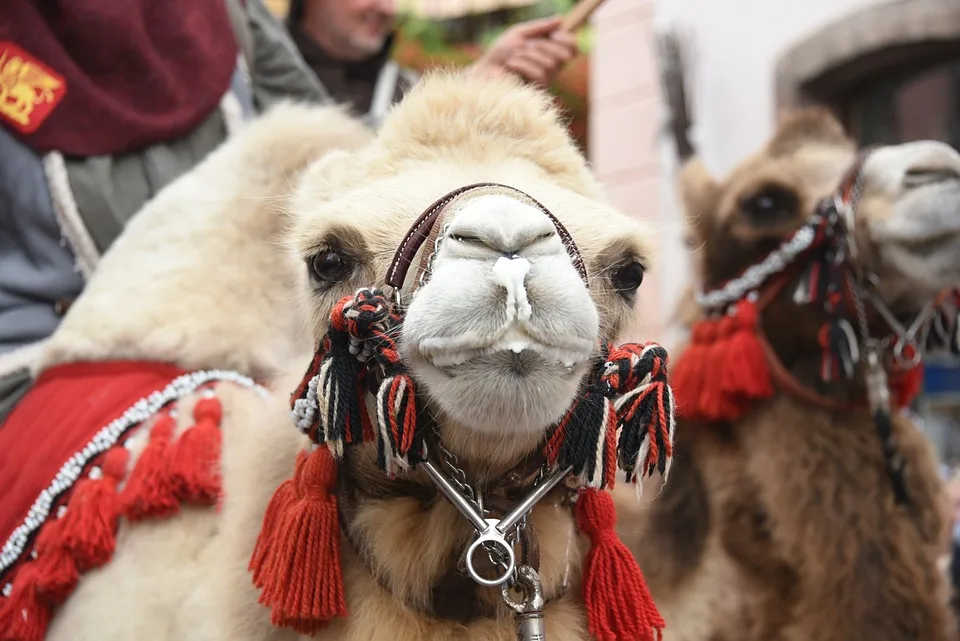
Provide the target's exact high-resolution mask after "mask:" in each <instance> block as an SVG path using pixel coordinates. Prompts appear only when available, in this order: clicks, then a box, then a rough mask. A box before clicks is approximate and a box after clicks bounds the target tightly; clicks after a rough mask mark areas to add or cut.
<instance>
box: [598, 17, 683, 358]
mask: <svg viewBox="0 0 960 641" xmlns="http://www.w3.org/2000/svg"><path fill="white" fill-rule="evenodd" d="M653 8H654V2H653V0H607V2H606V3H605V4H604V5H603V6H602V7H601V8H600V9H599V10H598V11H597V13H596V14H595V15H594V17H593V24H594V28H595V30H596V32H595V35H594V49H593V51H592V54H591V59H590V65H591V68H590V161H591V164H592V165H593V168H594V170H595V171H596V173H597V176H598V178H599V179H600V180H601V181H602V182H603V183H604V185H605V186H606V188H607V193H608V194H609V195H610V198H611V199H612V200H613V203H614V204H615V205H616V206H617V207H619V208H621V209H622V210H623V211H625V212H627V213H628V214H630V215H631V216H636V217H637V218H642V219H647V220H649V221H650V222H651V223H652V225H653V226H654V227H655V228H658V229H659V228H662V227H663V222H664V221H662V220H661V209H662V208H661V206H660V150H659V145H658V129H659V120H660V115H659V114H660V107H659V100H660V98H659V90H660V87H659V78H658V75H657V73H658V72H657V64H656V59H655V54H656V49H655V46H654V40H653V38H654V31H653V29H654V26H653ZM661 291H662V278H661V277H660V275H658V274H657V273H656V272H654V273H653V274H651V275H649V276H648V278H647V279H646V280H645V281H644V284H643V287H641V288H640V300H639V301H638V309H640V310H642V311H641V313H640V319H639V321H638V324H637V326H635V327H632V328H630V329H629V330H628V332H627V333H628V337H630V338H637V337H643V338H645V339H657V340H662V336H663V334H664V332H665V329H666V327H665V321H666V316H667V315H666V313H665V312H666V310H664V309H663V305H662V294H661Z"/></svg>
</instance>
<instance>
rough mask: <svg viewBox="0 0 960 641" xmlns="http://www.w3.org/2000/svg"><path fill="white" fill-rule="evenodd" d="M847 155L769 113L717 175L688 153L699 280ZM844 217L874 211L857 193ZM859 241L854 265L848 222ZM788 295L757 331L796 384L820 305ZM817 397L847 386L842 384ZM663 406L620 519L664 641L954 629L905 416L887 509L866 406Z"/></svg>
mask: <svg viewBox="0 0 960 641" xmlns="http://www.w3.org/2000/svg"><path fill="white" fill-rule="evenodd" d="M853 157H854V148H853V146H852V144H851V143H850V142H849V141H848V140H847V139H846V138H845V137H844V136H843V133H842V131H841V129H840V127H839V125H838V124H837V123H836V122H835V121H834V120H833V119H832V118H831V117H830V116H829V115H828V114H827V113H825V112H822V111H819V110H811V111H806V112H801V113H799V114H796V115H794V116H792V117H790V118H789V119H788V120H786V121H785V122H783V123H782V124H781V126H780V127H779V129H778V131H777V133H776V135H775V136H774V137H773V139H772V140H771V141H770V142H769V143H768V144H767V145H766V146H765V147H764V148H763V149H762V150H761V151H760V152H759V153H757V154H756V155H754V156H753V157H751V158H749V159H747V160H746V161H745V162H743V163H742V164H741V165H740V166H739V167H737V168H736V169H735V170H734V171H733V172H732V173H731V175H730V176H729V177H728V178H727V179H726V180H725V181H724V182H722V183H718V182H715V181H714V180H713V179H712V178H711V177H710V176H709V174H708V172H707V171H706V170H705V168H704V167H703V165H702V164H701V163H700V162H699V161H698V160H697V159H696V158H694V159H692V160H690V161H689V162H688V163H687V164H686V166H685V167H684V168H683V170H682V173H681V177H680V191H681V198H682V202H683V205H684V207H685V209H686V212H687V215H688V216H689V219H690V232H689V233H690V236H691V239H690V240H691V246H693V247H695V248H697V250H696V251H695V252H694V258H695V261H696V263H697V280H698V282H699V283H701V284H703V285H704V286H705V287H707V288H709V287H710V286H715V285H716V284H718V283H720V282H722V281H724V280H726V279H728V278H730V277H731V276H733V275H735V274H736V273H738V272H739V271H740V270H742V269H743V268H744V267H746V266H747V265H749V264H751V263H754V262H756V260H757V259H758V258H760V257H762V256H763V255H764V254H765V253H766V252H768V251H769V250H770V249H772V248H773V247H775V246H776V245H777V244H779V242H780V240H781V239H782V238H783V237H784V236H785V235H786V234H787V233H789V232H790V231H791V230H792V229H794V228H796V227H797V226H798V225H799V224H800V223H801V221H802V220H804V219H805V218H806V217H807V216H809V215H810V213H811V212H812V210H813V207H814V206H815V203H816V201H817V200H818V199H820V198H821V197H823V196H825V195H827V194H829V193H831V192H832V190H833V189H834V187H835V186H836V184H837V182H838V181H839V179H840V177H841V175H842V174H843V172H844V170H845V169H846V168H847V166H848V165H849V163H850V162H851V161H852V160H853ZM770 189H777V190H780V191H781V192H782V193H784V194H787V195H791V196H792V198H793V199H794V201H793V205H791V204H790V203H791V201H790V198H784V199H782V200H783V202H784V203H786V204H785V205H784V206H783V207H782V208H777V209H776V210H775V211H771V212H768V215H767V217H766V218H764V219H762V220H758V219H756V218H755V216H752V215H751V214H750V212H749V207H748V206H747V205H746V203H748V202H749V199H750V198H751V197H753V196H754V195H755V194H757V193H759V192H762V191H764V190H770ZM794 205H795V206H794ZM859 215H860V218H861V219H862V220H867V221H868V220H869V219H870V218H871V216H875V215H882V211H881V210H880V209H876V208H872V206H871V203H870V201H869V199H865V200H864V201H863V202H862V204H861V208H860V211H859ZM858 240H859V242H860V245H861V246H862V247H864V248H865V251H864V256H865V257H866V258H865V260H870V256H871V255H872V253H873V252H872V251H871V248H870V238H869V234H867V233H865V230H864V229H858ZM787 289H788V292H787V293H785V294H784V295H782V296H781V297H780V299H779V300H777V301H775V302H774V303H773V304H772V305H771V307H769V308H768V310H767V312H765V314H764V319H763V324H764V330H765V332H766V333H767V335H768V337H769V338H770V340H771V343H772V344H773V346H774V347H775V349H776V351H777V353H778V354H779V356H780V358H781V359H782V361H783V362H784V364H785V365H786V366H787V367H788V368H789V369H790V371H791V372H792V373H793V374H794V375H795V376H797V378H798V379H799V380H801V381H802V382H803V383H805V384H806V385H809V386H812V387H813V386H815V383H816V381H815V379H816V376H815V373H816V371H817V369H816V367H817V363H818V361H819V348H818V346H817V341H816V331H817V328H818V327H819V325H820V324H821V323H822V321H823V317H822V312H821V311H817V310H814V309H812V308H810V309H804V308H798V307H797V306H796V305H795V304H794V303H793V302H792V300H791V298H790V292H791V291H792V290H790V288H787ZM686 309H687V310H689V309H690V308H689V305H688V306H687V307H686ZM687 316H688V317H689V316H690V314H689V311H688V313H687ZM820 391H821V392H823V393H826V394H829V395H831V396H833V397H834V398H836V399H838V400H844V399H847V398H854V397H856V396H858V395H860V394H862V388H861V387H860V386H859V384H855V385H853V386H843V385H841V386H833V387H831V388H829V389H821V390H820ZM678 402H679V406H678V410H679V412H680V420H679V421H678V429H677V439H678V450H677V461H676V464H675V465H674V468H673V472H672V475H671V477H670V483H668V484H667V486H666V488H665V490H664V493H663V495H662V496H661V497H660V498H659V500H658V501H657V502H656V503H655V504H654V505H653V507H652V508H651V509H649V510H646V511H642V512H640V511H638V512H635V513H633V515H632V517H631V521H630V522H629V523H624V524H622V528H621V530H622V531H623V532H626V533H628V535H627V536H628V538H631V539H632V540H633V541H634V542H635V544H636V553H637V555H638V558H639V560H640V562H641V566H642V567H643V568H644V570H645V572H646V573H647V578H648V580H649V582H650V585H651V589H652V591H653V594H654V598H655V599H656V600H657V603H658V605H659V606H660V607H661V611H662V612H663V613H664V616H665V618H666V619H667V626H668V627H667V632H666V634H665V638H666V639H667V641H693V640H697V641H773V640H784V641H786V640H790V641H793V640H796V641H801V640H803V641H810V640H815V639H816V640H823V641H849V640H852V639H870V640H871V641H875V640H881V639H882V640H889V641H908V640H915V639H930V640H939V639H948V638H955V634H956V633H955V631H954V630H955V628H954V624H953V622H952V621H951V617H950V615H949V613H948V609H947V591H946V584H945V580H944V577H943V575H942V574H941V572H940V571H939V570H938V569H937V561H938V558H939V557H940V556H941V555H943V554H944V552H945V551H946V549H947V548H946V542H947V536H948V518H947V511H946V507H947V506H946V502H945V496H944V492H943V489H942V487H941V482H940V480H939V478H938V475H937V465H936V461H935V459H934V456H933V454H932V450H931V447H930V446H929V444H928V443H927V442H926V440H925V438H924V436H923V434H922V433H921V432H920V431H919V430H918V429H917V428H916V427H915V426H914V425H912V424H911V423H910V421H909V420H908V419H907V418H906V417H904V416H897V417H896V419H895V434H896V438H897V442H898V444H899V448H900V452H901V454H902V455H903V456H904V458H905V459H906V461H907V464H906V469H907V472H906V474H907V484H908V487H909V491H910V494H911V503H910V506H909V507H906V508H904V507H899V506H897V505H895V504H894V500H893V495H892V492H891V488H890V483H889V479H888V477H887V476H886V473H885V469H884V464H883V456H882V451H881V446H880V442H879V440H878V439H877V437H876V433H875V427H874V424H873V421H872V419H871V417H870V416H869V414H868V413H867V411H866V410H853V411H831V410H827V409H823V408H820V407H813V406H811V405H810V404H809V403H806V402H802V401H798V400H796V399H794V398H792V397H790V396H787V395H785V394H782V393H780V394H778V395H776V396H775V397H774V398H772V399H770V400H768V401H765V402H761V403H757V404H756V405H755V406H754V407H753V408H752V409H751V411H750V412H749V413H748V414H747V416H746V417H744V418H743V419H742V420H740V421H738V422H736V423H733V424H726V423H712V424H711V423H704V422H695V421H690V420H683V416H682V414H683V399H678Z"/></svg>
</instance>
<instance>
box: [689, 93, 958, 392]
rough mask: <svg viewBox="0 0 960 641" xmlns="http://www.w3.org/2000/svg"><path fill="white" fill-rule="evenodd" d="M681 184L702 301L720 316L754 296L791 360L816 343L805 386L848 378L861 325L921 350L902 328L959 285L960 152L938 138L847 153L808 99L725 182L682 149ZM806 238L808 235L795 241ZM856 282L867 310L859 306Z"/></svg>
mask: <svg viewBox="0 0 960 641" xmlns="http://www.w3.org/2000/svg"><path fill="white" fill-rule="evenodd" d="M679 191H680V196H681V201H682V204H683V207H684V209H685V212H686V215H687V218H688V222H689V229H688V242H689V245H690V247H691V248H692V249H693V256H694V260H695V263H696V266H695V270H694V271H695V279H696V283H695V287H696V288H697V289H698V290H699V291H700V292H701V294H700V295H699V296H698V303H699V307H700V308H701V309H700V311H705V312H706V313H707V315H708V316H709V315H711V314H712V315H714V318H719V317H721V316H722V315H723V313H724V312H726V313H731V314H733V313H734V311H733V308H732V305H733V304H734V303H736V301H737V300H742V299H747V300H750V301H752V302H755V303H756V306H757V308H759V310H760V314H761V316H762V318H761V321H760V322H761V325H762V328H763V332H764V333H765V335H766V339H767V340H769V343H770V345H772V347H773V351H775V353H776V354H777V355H778V356H779V358H780V359H781V360H782V362H783V363H784V364H785V365H787V367H788V368H794V369H795V368H796V367H801V366H802V365H801V364H798V363H800V361H801V360H802V359H804V358H807V357H809V356H810V355H811V354H816V358H815V359H810V360H811V370H812V371H811V372H808V374H809V375H810V376H809V377H805V378H816V379H819V380H818V381H817V383H816V386H820V387H822V386H823V384H824V383H827V384H829V383H831V382H834V381H837V380H839V378H840V377H841V376H840V375H838V371H840V372H841V373H843V372H845V374H846V376H845V378H847V379H853V378H854V377H855V376H854V374H855V372H856V369H857V368H856V366H857V364H858V359H859V352H860V351H861V350H860V349H859V347H858V345H857V342H858V341H860V342H862V341H863V337H862V336H860V338H859V339H858V338H857V335H858V334H862V333H863V332H862V331H861V330H862V329H863V327H867V328H868V330H867V331H868V332H869V333H870V334H872V335H874V336H875V337H877V338H883V339H884V340H888V341H890V340H892V341H897V340H900V341H903V340H914V339H916V342H917V347H922V345H919V343H920V342H922V341H921V340H920V339H919V338H918V337H911V336H904V335H903V334H904V331H903V330H904V328H905V327H908V326H909V325H910V323H911V322H912V321H913V320H914V319H915V318H917V317H918V315H921V314H922V313H924V310H927V309H929V306H930V304H931V301H933V300H934V299H935V298H936V297H937V296H938V295H940V294H941V293H942V292H944V291H945V290H948V289H951V288H955V287H957V285H958V284H960V154H958V153H957V152H956V151H955V150H953V149H951V148H950V147H949V146H948V145H946V144H943V143H939V142H932V141H921V142H914V143H908V144H901V145H892V146H885V147H879V148H876V149H872V150H867V151H865V152H862V153H860V154H858V151H857V149H856V147H855V145H854V144H853V143H852V141H850V140H849V139H848V138H847V137H846V135H845V134H844V132H843V130H842V128H841V126H840V125H839V123H838V122H837V121H836V120H835V119H834V118H833V117H832V116H831V115H830V114H829V113H828V112H826V111H825V110H821V109H816V108H814V109H806V110H803V111H800V112H798V113H795V114H793V115H791V116H789V117H787V118H786V119H784V120H783V121H782V122H781V124H780V126H779V127H778V129H777V131H776V132H775V134H774V136H773V137H772V139H771V140H770V141H769V142H768V143H767V144H766V145H765V146H764V147H763V148H762V149H760V150H759V151H758V152H756V153H755V154H754V155H753V156H752V157H750V158H748V159H747V160H745V161H744V162H742V163H741V164H740V165H739V166H738V167H736V168H735V169H734V170H733V171H732V172H731V173H730V175H729V176H728V177H727V178H726V179H724V180H722V181H721V180H717V179H714V178H713V177H712V176H710V175H709V173H708V172H707V171H706V169H705V167H704V165H703V164H702V163H701V162H700V161H699V160H698V158H697V157H695V156H694V157H692V158H690V159H689V160H688V161H687V162H686V163H685V164H684V166H683V168H682V169H681V173H680V179H679ZM831 212H832V213H831ZM817 221H822V224H820V226H819V227H817V224H818V222H817ZM831 221H832V222H831ZM802 228H803V229H802ZM801 229H802V231H798V230H801ZM804 235H807V236H808V238H807V239H812V238H816V239H817V240H812V241H811V243H812V245H811V246H810V247H806V246H805V245H803V241H804ZM824 238H826V239H827V240H823V239H824ZM830 238H834V239H837V241H836V243H832V242H831V241H830V240H829V239H830ZM791 239H794V240H791ZM791 243H793V246H792V247H791ZM798 243H799V244H798ZM794 250H797V251H794ZM764 265H766V267H764ZM768 267H769V268H770V269H767V268H768ZM758 270H759V271H758ZM751 272H753V273H751ZM760 274H763V276H762V277H758V276H759V275H760ZM840 274H843V275H840ZM761 281H762V282H761ZM851 283H852V284H851ZM853 290H857V291H858V292H859V293H858V294H857V296H859V297H860V298H861V299H862V300H863V302H864V306H865V307H866V309H865V311H864V312H863V313H861V314H860V315H859V317H858V313H857V310H856V302H855V300H853V299H852V297H853V294H851V292H852V291H853ZM860 290H862V291H860ZM812 303H819V304H812ZM824 306H826V309H825V307H824ZM952 313H955V311H954V312H952ZM718 314H719V315H720V316H717V315H718ZM860 317H863V318H862V320H863V321H865V323H863V322H860V320H861V319H860ZM951 322H952V323H953V324H954V327H953V329H952V330H951V331H952V332H955V331H956V327H955V324H956V321H955V320H953V321H951ZM734 324H735V322H734ZM714 329H716V332H717V333H719V334H724V331H725V330H724V328H722V327H719V326H717V327H716V328H714ZM731 329H732V328H731ZM711 332H713V330H709V331H708V332H707V333H708V334H709V333H711ZM891 332H893V333H894V334H899V335H898V336H892V337H891V336H890V334H891ZM707 339H708V340H712V336H708V337H707ZM694 340H695V341H696V337H695V339H694ZM953 340H955V339H953ZM821 351H822V352H823V354H821ZM814 361H815V362H814ZM814 371H815V373H814ZM758 395H759V394H758Z"/></svg>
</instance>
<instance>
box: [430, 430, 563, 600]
mask: <svg viewBox="0 0 960 641" xmlns="http://www.w3.org/2000/svg"><path fill="white" fill-rule="evenodd" d="M434 434H435V436H436V438H435V439H434V444H435V445H436V447H437V449H438V450H439V452H440V459H441V461H440V462H441V464H442V465H443V468H444V470H445V471H446V473H447V476H448V477H449V479H450V482H451V483H453V485H454V486H456V488H457V491H459V492H460V494H461V495H463V497H464V498H466V499H467V500H468V501H469V502H470V503H471V505H472V506H473V507H474V508H475V509H476V510H477V511H478V512H480V513H481V514H483V515H484V517H486V515H487V511H486V510H485V509H484V507H483V497H482V495H480V494H479V492H477V491H476V490H475V489H474V488H473V486H472V485H470V483H469V481H467V473H466V472H464V471H463V469H462V468H461V467H459V465H458V464H459V462H460V460H459V459H458V458H457V455H456V454H454V453H453V452H451V451H450V450H449V449H447V447H446V446H445V445H444V444H443V440H442V439H441V438H440V434H439V433H438V432H436V431H434ZM544 472H545V470H544V468H543V467H541V468H540V470H538V471H537V477H536V479H535V481H534V486H536V485H537V484H538V483H539V482H540V481H541V480H542V479H543V477H544ZM526 527H527V516H524V517H523V518H522V519H520V521H518V522H517V524H516V525H515V526H514V527H513V530H511V531H510V535H508V536H507V537H506V539H507V542H508V543H509V544H510V545H516V543H517V541H519V540H520V537H521V535H522V533H523V530H524V529H525V528H526ZM483 549H484V550H486V552H487V558H488V559H489V560H490V563H492V564H493V565H495V566H498V567H500V568H501V569H503V570H506V569H507V568H508V567H509V563H508V558H507V555H506V553H505V552H503V551H502V550H501V549H500V548H499V547H498V546H496V545H494V544H492V543H489V544H484V545H483ZM516 576H517V569H516V568H514V570H513V576H512V577H511V578H510V579H509V581H508V582H507V583H508V584H509V585H512V584H513V583H514V582H515V581H516Z"/></svg>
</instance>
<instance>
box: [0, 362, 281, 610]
mask: <svg viewBox="0 0 960 641" xmlns="http://www.w3.org/2000/svg"><path fill="white" fill-rule="evenodd" d="M214 381H225V382H229V383H234V384H236V385H239V386H240V387H245V388H247V389H252V390H254V391H256V392H257V393H259V394H261V395H264V396H265V395H266V394H267V393H268V392H267V390H266V388H264V387H263V386H261V385H259V384H258V383H257V382H256V381H254V380H253V379H252V378H250V377H249V376H244V375H243V374H240V373H238V372H234V371H230V370H220V369H215V370H202V371H198V372H190V373H189V374H183V375H182V376H178V377H177V378H175V379H174V380H172V381H171V382H170V383H169V384H168V385H167V386H166V387H165V388H163V389H162V390H159V391H156V392H153V393H152V394H150V395H149V396H147V397H145V398H141V399H140V400H139V401H137V402H136V403H134V404H133V405H132V406H131V407H130V408H128V409H127V411H125V412H124V413H123V414H122V415H121V416H120V417H118V418H116V419H114V420H113V421H111V422H110V423H108V424H107V425H106V426H105V427H103V428H102V429H101V430H100V431H99V432H97V433H96V435H95V436H94V437H93V439H92V440H91V441H90V442H89V443H87V444H86V446H84V448H83V449H82V450H81V451H79V452H77V453H76V454H74V455H73V456H72V457H70V459H69V460H68V461H67V462H66V463H64V464H63V467H61V468H60V471H59V472H57V475H56V477H54V479H53V482H52V483H51V484H50V485H49V486H48V487H47V488H46V489H45V490H43V491H42V492H41V493H40V496H38V497H37V500H36V501H34V503H33V507H31V508H30V512H29V513H28V514H27V517H26V519H25V520H24V521H23V523H21V524H20V525H19V526H18V527H17V528H16V529H15V530H14V531H13V534H11V535H10V538H8V539H7V542H6V543H5V544H4V546H3V548H2V550H0V574H3V573H4V572H6V571H7V570H8V569H10V568H11V567H12V566H13V565H14V564H15V563H16V562H17V560H18V559H19V558H20V557H21V555H22V554H23V552H24V548H25V546H26V544H27V541H29V540H30V536H31V535H32V534H33V533H34V532H35V531H37V530H38V529H40V527H41V526H42V525H43V524H44V522H45V521H46V520H47V517H48V516H49V514H50V508H51V507H52V506H53V503H54V501H56V499H57V497H59V496H60V494H62V493H63V492H64V491H66V490H68V489H70V488H71V487H72V486H73V484H74V483H76V482H77V479H79V478H80V475H81V474H82V473H83V468H84V467H86V465H87V464H88V463H89V462H90V461H91V460H93V459H94V458H96V457H97V456H99V455H100V454H102V453H104V452H106V451H107V450H109V449H110V448H111V447H113V446H114V445H115V444H116V443H117V441H119V440H120V437H121V436H123V434H124V433H126V432H127V431H129V430H130V429H131V428H133V427H135V426H137V425H139V424H140V423H142V422H143V421H145V420H147V419H148V418H150V417H151V416H153V415H154V414H156V413H157V412H159V411H160V410H161V409H162V408H163V406H165V405H167V404H168V403H170V402H172V401H176V400H178V399H180V398H182V397H184V396H186V395H188V394H192V393H193V392H195V391H196V390H197V388H199V387H201V386H203V385H206V384H207V383H210V382H214ZM5 596H6V595H5Z"/></svg>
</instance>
